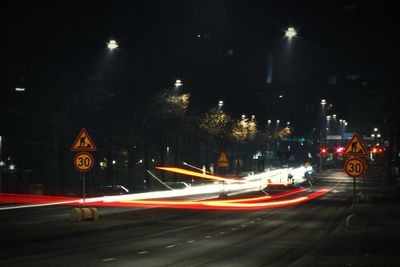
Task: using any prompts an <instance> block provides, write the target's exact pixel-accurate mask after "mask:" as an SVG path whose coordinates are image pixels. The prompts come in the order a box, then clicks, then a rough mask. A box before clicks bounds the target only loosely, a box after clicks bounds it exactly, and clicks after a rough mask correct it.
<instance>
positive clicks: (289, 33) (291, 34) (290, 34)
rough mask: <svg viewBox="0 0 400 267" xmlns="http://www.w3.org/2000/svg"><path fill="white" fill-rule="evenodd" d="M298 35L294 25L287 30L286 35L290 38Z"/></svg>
mask: <svg viewBox="0 0 400 267" xmlns="http://www.w3.org/2000/svg"><path fill="white" fill-rule="evenodd" d="M296 35H297V32H296V30H295V29H294V28H293V27H289V28H288V29H287V30H286V31H285V36H286V37H287V38H288V39H289V40H290V39H292V38H293V37H295V36H296Z"/></svg>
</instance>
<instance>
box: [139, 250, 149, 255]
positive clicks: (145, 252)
mask: <svg viewBox="0 0 400 267" xmlns="http://www.w3.org/2000/svg"><path fill="white" fill-rule="evenodd" d="M147 253H149V252H148V251H147V250H143V251H140V252H138V254H140V255H142V254H147Z"/></svg>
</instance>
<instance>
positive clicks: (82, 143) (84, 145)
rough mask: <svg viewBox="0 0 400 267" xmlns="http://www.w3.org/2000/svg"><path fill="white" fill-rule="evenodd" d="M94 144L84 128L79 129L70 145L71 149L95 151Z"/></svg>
mask: <svg viewBox="0 0 400 267" xmlns="http://www.w3.org/2000/svg"><path fill="white" fill-rule="evenodd" d="M96 150H97V148H96V145H95V144H94V143H93V141H92V138H90V136H89V134H88V132H87V131H86V129H85V128H83V129H82V130H81V132H80V133H79V135H78V137H77V138H76V139H75V142H74V144H73V145H72V147H71V151H96Z"/></svg>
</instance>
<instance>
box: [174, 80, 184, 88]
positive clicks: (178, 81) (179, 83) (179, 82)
mask: <svg viewBox="0 0 400 267" xmlns="http://www.w3.org/2000/svg"><path fill="white" fill-rule="evenodd" d="M182 85H183V83H182V81H181V80H179V79H178V80H176V81H175V87H179V86H182Z"/></svg>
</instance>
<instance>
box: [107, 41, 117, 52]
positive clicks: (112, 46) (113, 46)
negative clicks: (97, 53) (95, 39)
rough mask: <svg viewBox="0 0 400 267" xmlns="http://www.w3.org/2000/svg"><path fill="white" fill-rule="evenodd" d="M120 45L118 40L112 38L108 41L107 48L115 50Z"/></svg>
mask: <svg viewBox="0 0 400 267" xmlns="http://www.w3.org/2000/svg"><path fill="white" fill-rule="evenodd" d="M118 47H119V45H118V43H117V41H115V40H110V41H108V43H107V48H108V50H110V51H113V50H115V49H117V48H118Z"/></svg>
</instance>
